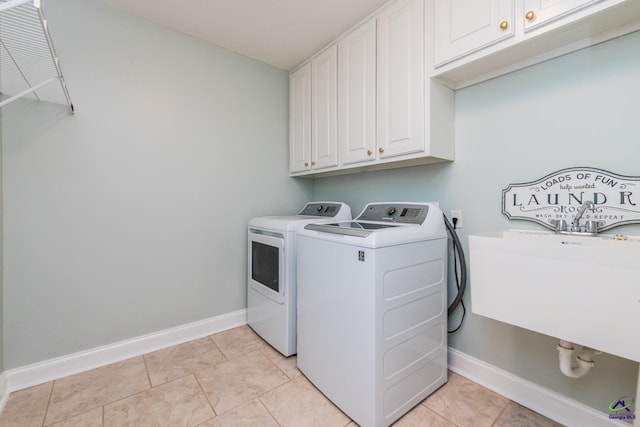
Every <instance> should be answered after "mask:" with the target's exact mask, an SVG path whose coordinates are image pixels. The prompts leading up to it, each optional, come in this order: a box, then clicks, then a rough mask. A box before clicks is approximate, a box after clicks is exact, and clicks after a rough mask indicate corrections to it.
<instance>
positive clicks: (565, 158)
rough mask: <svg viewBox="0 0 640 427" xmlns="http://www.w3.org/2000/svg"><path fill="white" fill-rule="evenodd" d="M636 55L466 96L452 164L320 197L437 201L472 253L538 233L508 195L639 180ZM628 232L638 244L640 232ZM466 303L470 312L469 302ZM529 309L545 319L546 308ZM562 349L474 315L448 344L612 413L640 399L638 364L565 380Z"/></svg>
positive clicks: (639, 66)
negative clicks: (552, 181)
mask: <svg viewBox="0 0 640 427" xmlns="http://www.w3.org/2000/svg"><path fill="white" fill-rule="evenodd" d="M638 53H640V33H636V34H632V35H629V36H626V37H623V38H620V39H617V40H613V41H611V42H608V43H606V44H602V45H599V46H595V47H592V48H589V49H585V50H582V51H579V52H576V53H573V54H571V55H567V56H564V57H561V58H557V59H555V60H552V61H548V62H546V63H543V64H540V65H537V66H533V67H530V68H527V69H524V70H521V71H518V72H515V73H512V74H509V75H505V76H503V77H500V78H496V79H493V80H490V81H487V82H485V83H482V84H478V85H475V86H472V87H468V88H466V89H462V90H459V91H458V92H457V93H456V160H455V162H453V163H450V164H440V165H431V166H422V167H414V168H407V169H402V170H388V171H382V172H374V173H366V174H359V175H347V176H340V177H332V178H323V179H319V180H317V181H316V186H315V194H314V197H315V198H318V199H324V198H328V199H340V200H344V201H345V202H347V203H350V204H351V207H352V209H353V210H354V212H358V211H359V210H360V209H362V208H363V206H364V205H365V204H366V203H367V202H370V201H384V200H415V201H439V202H440V204H441V207H442V209H443V211H444V212H445V213H447V214H449V211H450V210H451V209H461V210H462V213H463V225H464V228H463V229H462V230H460V233H459V234H460V237H461V239H462V240H463V242H464V244H465V246H466V244H467V239H468V235H469V234H474V233H482V232H489V231H497V230H504V229H507V228H509V227H526V228H536V227H538V226H537V225H535V224H533V223H526V222H522V221H520V222H517V221H512V222H510V221H509V220H508V219H507V218H506V217H505V216H504V215H502V213H501V197H502V193H501V190H502V189H503V188H505V187H506V186H507V185H508V184H510V183H516V182H526V181H532V180H535V179H538V178H542V177H543V176H545V175H546V174H548V173H551V172H553V171H556V170H559V169H562V168H566V167H571V166H593V167H598V168H602V169H605V170H609V171H611V172H615V173H619V174H624V175H635V176H638V175H640V163H639V161H638V159H640V144H639V143H638V141H640V120H638V113H639V112H640V109H639V105H640V104H639V102H640V101H639V100H640V85H639V84H638V82H639V81H640V55H639V54H638ZM620 230H623V231H625V232H628V233H630V234H631V233H633V234H640V226H637V225H636V226H627V227H625V228H624V229H620V228H619V229H617V230H616V231H620ZM467 253H468V251H467ZM514 280H515V278H514ZM450 282H451V281H450ZM470 286H473V282H471V283H470ZM452 287H453V284H452V283H450V288H452ZM465 301H466V302H467V307H470V302H469V294H467V295H466V298H465ZM567 303H568V304H580V300H579V298H576V300H575V301H568V302H567ZM522 309H523V310H524V309H531V310H538V311H539V312H540V315H541V316H543V315H544V307H523V308H522ZM454 323H455V322H454ZM628 327H630V325H626V326H625V331H628V333H630V334H631V336H627V335H624V334H626V332H625V333H623V335H621V337H620V339H637V332H635V331H630V330H628ZM632 329H633V328H632ZM555 344H556V339H555V338H552V337H547V336H543V335H539V334H535V333H533V332H529V331H526V330H523V329H519V328H516V327H512V326H509V325H506V324H503V323H499V322H496V321H492V320H489V319H487V318H483V317H480V316H475V315H473V314H468V315H467V318H466V320H465V324H464V326H463V328H462V330H461V331H460V332H459V333H457V334H456V335H453V336H450V345H451V346H452V347H454V348H456V349H458V350H460V351H462V352H464V353H466V354H468V355H471V356H474V357H476V358H478V359H480V360H483V361H485V362H488V363H490V364H492V365H495V366H497V367H499V368H502V369H504V370H506V371H509V372H511V373H513V374H515V375H517V376H520V377H523V378H525V379H528V380H530V381H533V382H535V383H537V384H540V385H541V386H543V387H547V388H550V389H552V390H556V391H558V392H560V393H562V394H565V395H567V396H569V397H571V398H574V399H576V400H578V401H580V402H583V403H585V404H587V405H589V406H591V407H594V408H596V409H598V410H600V411H603V412H606V408H607V405H608V404H609V402H610V401H611V400H613V399H615V398H617V397H619V396H633V395H635V380H636V378H637V372H638V371H637V366H638V365H637V364H636V363H633V362H631V361H628V360H625V359H620V358H617V357H614V356H610V355H607V354H602V355H598V356H597V360H596V367H595V369H594V370H593V371H592V372H590V373H589V374H588V375H587V376H586V377H584V378H581V379H570V378H567V377H565V376H563V375H562V374H561V373H560V371H559V368H558V354H557V351H556V349H555Z"/></svg>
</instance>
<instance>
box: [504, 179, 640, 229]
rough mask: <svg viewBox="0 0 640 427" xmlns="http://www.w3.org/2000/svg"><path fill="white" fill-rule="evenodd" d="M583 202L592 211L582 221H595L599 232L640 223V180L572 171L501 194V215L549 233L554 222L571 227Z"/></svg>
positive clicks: (510, 189) (516, 187)
mask: <svg viewBox="0 0 640 427" xmlns="http://www.w3.org/2000/svg"><path fill="white" fill-rule="evenodd" d="M585 202H592V203H593V204H594V208H595V209H594V210H593V211H592V210H590V209H588V210H586V211H585V212H584V214H583V216H582V221H588V220H593V221H598V223H599V227H598V229H599V230H600V231H603V230H608V229H610V228H613V227H617V226H620V225H624V224H634V223H640V176H625V175H618V174H615V173H611V172H608V171H605V170H602V169H596V168H585V167H575V168H568V169H562V170H559V171H557V172H554V173H551V174H549V175H547V176H545V177H543V178H540V179H539V180H537V181H531V182H525V183H519V184H510V185H509V186H508V187H507V188H505V189H503V190H502V213H503V214H505V215H506V216H507V217H508V218H509V219H522V220H527V221H534V222H537V223H539V224H541V225H543V226H545V227H547V228H551V229H555V221H557V220H561V219H563V220H565V221H567V223H568V224H570V223H571V221H572V220H573V218H574V217H575V215H576V213H577V212H578V211H579V210H580V207H582V205H583V204H584V203H585Z"/></svg>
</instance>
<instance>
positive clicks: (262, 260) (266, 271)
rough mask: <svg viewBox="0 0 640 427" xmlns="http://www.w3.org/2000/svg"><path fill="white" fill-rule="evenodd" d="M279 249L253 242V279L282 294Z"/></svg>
mask: <svg viewBox="0 0 640 427" xmlns="http://www.w3.org/2000/svg"><path fill="white" fill-rule="evenodd" d="M278 258H279V249H278V248H277V247H275V246H270V245H265V244H264V243H260V242H255V241H254V242H251V278H252V279H253V280H255V281H256V282H259V283H262V284H263V285H264V286H266V287H267V288H269V289H271V290H272V291H275V292H278V293H279V292H280V263H279V262H278Z"/></svg>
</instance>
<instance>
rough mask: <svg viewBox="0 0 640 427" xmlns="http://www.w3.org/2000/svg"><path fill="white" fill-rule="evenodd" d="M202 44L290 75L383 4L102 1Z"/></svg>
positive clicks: (367, 0) (347, 0) (348, 0)
mask: <svg viewBox="0 0 640 427" xmlns="http://www.w3.org/2000/svg"><path fill="white" fill-rule="evenodd" d="M102 1H103V2H104V3H106V4H108V5H111V6H113V7H116V8H118V9H120V10H123V11H125V12H127V13H131V14H132V15H135V16H138V17H140V18H143V19H145V20H148V21H151V22H153V23H156V24H159V25H163V26H166V27H169V28H171V29H174V30H176V31H179V32H181V33H184V34H188V35H190V36H193V37H196V38H198V39H201V40H205V41H206V42H208V43H211V44H214V45H216V46H219V47H223V48H225V49H228V50H231V51H234V52H237V53H240V54H242V55H246V56H249V57H251V58H254V59H257V60H258V61H262V62H265V63H267V64H270V65H273V66H274V67H277V68H280V69H283V70H291V69H292V68H294V67H295V66H296V65H298V64H300V63H301V62H302V61H303V60H305V59H306V58H308V57H309V56H311V55H312V54H313V53H315V52H316V51H318V50H319V49H321V48H322V47H324V46H325V45H327V44H328V43H329V42H331V41H332V40H333V39H335V38H336V37H337V36H339V35H340V34H342V33H343V32H344V31H346V30H348V29H349V28H350V27H351V26H352V25H354V24H356V23H357V22H358V21H360V20H361V19H363V18H365V17H366V16H367V15H369V14H370V13H371V12H373V11H374V10H375V9H376V8H378V7H379V6H380V5H382V4H383V3H385V2H386V1H387V0H181V1H179V2H178V1H175V0H102Z"/></svg>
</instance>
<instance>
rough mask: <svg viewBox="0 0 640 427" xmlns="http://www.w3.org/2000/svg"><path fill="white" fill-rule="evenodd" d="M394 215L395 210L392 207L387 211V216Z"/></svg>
mask: <svg viewBox="0 0 640 427" xmlns="http://www.w3.org/2000/svg"><path fill="white" fill-rule="evenodd" d="M394 213H396V208H394V207H393V206H392V207H390V208H389V209H387V214H388V215H393V214H394Z"/></svg>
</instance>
